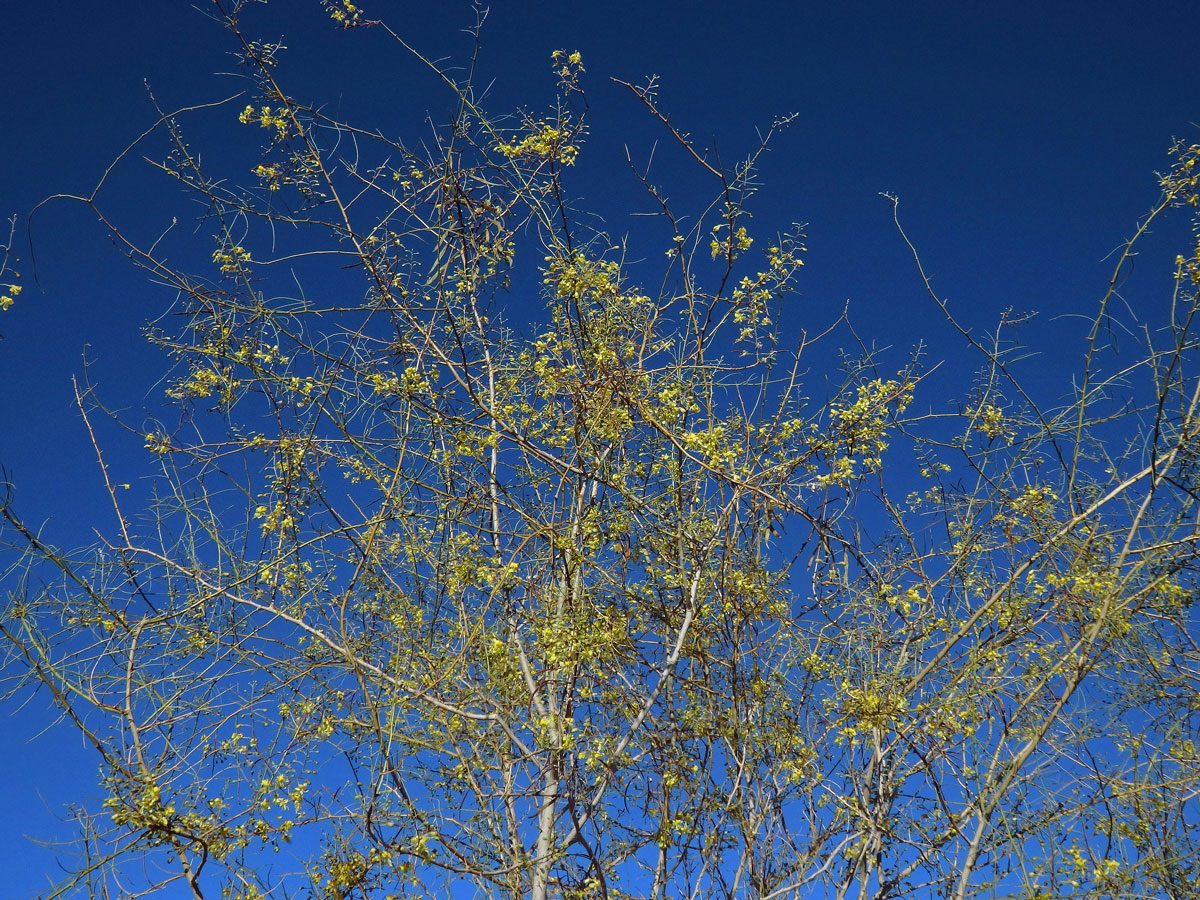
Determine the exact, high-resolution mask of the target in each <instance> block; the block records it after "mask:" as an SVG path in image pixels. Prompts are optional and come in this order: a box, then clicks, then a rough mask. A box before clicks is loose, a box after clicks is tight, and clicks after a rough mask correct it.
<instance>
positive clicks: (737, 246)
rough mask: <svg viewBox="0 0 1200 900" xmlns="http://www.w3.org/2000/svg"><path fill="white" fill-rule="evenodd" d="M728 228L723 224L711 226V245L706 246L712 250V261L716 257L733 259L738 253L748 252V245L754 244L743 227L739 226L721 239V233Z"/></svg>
mask: <svg viewBox="0 0 1200 900" xmlns="http://www.w3.org/2000/svg"><path fill="white" fill-rule="evenodd" d="M728 228H729V226H728V225H727V224H726V223H724V222H720V223H718V224H716V225H714V226H713V229H712V230H713V236H712V243H710V244H709V245H708V246H709V249H711V250H712V258H713V259H716V258H717V257H718V256H724V257H725V258H726V259H733V258H734V257H736V256H737V255H738V254H739V253H742V252H743V251H745V250H749V249H750V245H751V244H753V243H754V238H752V237H750V235H749V234H748V233H747V232H746V226H745V225H739V226H738V227H737V229H736V230H735V231H733V232H732V234H727V235H726V236H725V237H722V236H721V235H722V233H724V232H725V231H727V230H728Z"/></svg>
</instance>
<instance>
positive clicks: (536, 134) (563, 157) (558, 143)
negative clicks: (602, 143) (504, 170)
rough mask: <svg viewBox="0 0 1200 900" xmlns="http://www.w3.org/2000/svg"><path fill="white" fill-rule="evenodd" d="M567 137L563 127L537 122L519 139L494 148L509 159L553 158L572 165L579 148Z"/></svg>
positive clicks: (566, 164) (577, 156) (576, 157)
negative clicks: (569, 141)
mask: <svg viewBox="0 0 1200 900" xmlns="http://www.w3.org/2000/svg"><path fill="white" fill-rule="evenodd" d="M567 139H568V135H567V133H566V132H565V131H564V130H563V129H561V128H553V127H551V126H550V125H547V124H546V123H545V122H537V123H535V124H533V126H532V127H531V128H530V131H529V134H527V135H525V137H523V138H522V139H521V140H519V141H518V140H515V139H514V140H513V141H511V142H509V143H507V144H504V143H501V144H497V145H496V149H497V150H499V151H500V152H501V153H503V154H504V155H505V156H507V157H508V158H509V159H535V160H539V161H540V160H555V161H557V162H560V163H562V164H563V165H564V166H573V165H575V160H576V159H578V158H579V148H578V147H577V146H576V145H575V144H571V143H568V140H567Z"/></svg>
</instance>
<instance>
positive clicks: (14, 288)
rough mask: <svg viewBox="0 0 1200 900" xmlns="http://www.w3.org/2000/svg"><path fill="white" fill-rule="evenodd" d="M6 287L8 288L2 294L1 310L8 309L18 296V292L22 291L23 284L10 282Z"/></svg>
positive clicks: (0, 298) (0, 297)
mask: <svg viewBox="0 0 1200 900" xmlns="http://www.w3.org/2000/svg"><path fill="white" fill-rule="evenodd" d="M6 287H7V288H8V290H6V291H5V292H4V293H2V294H0V311H3V310H6V309H8V308H9V307H10V306H12V305H13V299H14V298H15V297H16V296H17V294H19V293H21V285H19V284H10V285H6Z"/></svg>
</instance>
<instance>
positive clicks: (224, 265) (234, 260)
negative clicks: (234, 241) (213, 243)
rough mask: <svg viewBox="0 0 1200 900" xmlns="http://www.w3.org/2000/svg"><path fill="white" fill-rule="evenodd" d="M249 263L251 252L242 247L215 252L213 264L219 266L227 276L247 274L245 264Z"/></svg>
mask: <svg viewBox="0 0 1200 900" xmlns="http://www.w3.org/2000/svg"><path fill="white" fill-rule="evenodd" d="M249 261H250V251H249V250H247V249H246V248H245V247H242V246H241V245H238V246H234V247H229V248H223V249H220V250H214V251H213V262H215V263H216V264H217V265H219V266H220V267H221V271H222V272H224V273H225V274H226V275H238V274H241V273H243V272H245V270H246V269H245V264H246V263H248V262H249Z"/></svg>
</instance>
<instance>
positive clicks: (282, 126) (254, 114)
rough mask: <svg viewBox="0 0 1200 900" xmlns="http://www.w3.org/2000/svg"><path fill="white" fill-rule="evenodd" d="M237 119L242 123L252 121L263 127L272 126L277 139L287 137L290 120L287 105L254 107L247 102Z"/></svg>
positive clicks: (247, 123) (245, 123) (246, 123)
mask: <svg viewBox="0 0 1200 900" xmlns="http://www.w3.org/2000/svg"><path fill="white" fill-rule="evenodd" d="M238 121H239V122H241V123H242V124H243V125H250V124H251V123H253V122H257V123H258V124H259V125H261V126H262V127H263V128H274V129H275V138H276V139H277V140H282V139H283V138H285V137H287V136H288V134H289V132H290V131H291V122H290V121H289V119H288V118H287V107H284V106H281V107H279V109H276V110H272V109H271V107H269V106H262V107H259V108H258V109H255V108H254V107H253V106H250V105H249V104H247V105H246V108H245V109H243V110H242V112H241V114H240V115H239V116H238Z"/></svg>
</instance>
